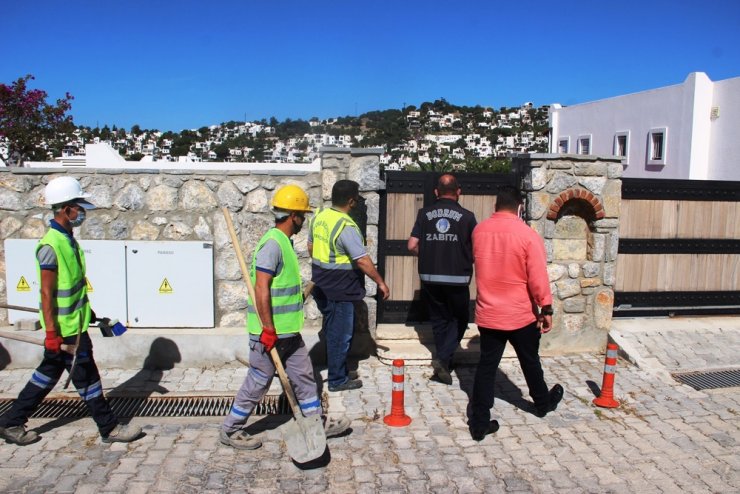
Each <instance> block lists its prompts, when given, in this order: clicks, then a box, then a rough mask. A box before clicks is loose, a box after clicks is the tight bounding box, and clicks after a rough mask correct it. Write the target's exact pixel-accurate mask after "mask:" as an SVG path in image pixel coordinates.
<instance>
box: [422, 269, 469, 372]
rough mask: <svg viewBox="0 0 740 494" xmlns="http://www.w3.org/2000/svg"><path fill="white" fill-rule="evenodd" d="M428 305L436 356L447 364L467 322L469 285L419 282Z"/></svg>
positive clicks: (453, 353)
mask: <svg viewBox="0 0 740 494" xmlns="http://www.w3.org/2000/svg"><path fill="white" fill-rule="evenodd" d="M421 288H422V296H423V300H425V301H426V303H427V306H428V309H429V321H430V322H431V323H432V331H433V332H434V343H435V345H436V347H437V360H439V361H440V362H441V363H442V364H444V365H446V366H448V368H449V365H450V363H451V362H452V357H453V356H454V355H455V350H457V346H458V345H459V344H460V341H462V339H463V336H464V335H465V330H466V329H467V327H468V322H470V313H469V310H468V307H469V305H470V288H469V287H468V286H467V285H465V286H458V285H437V284H433V283H424V282H422V284H421Z"/></svg>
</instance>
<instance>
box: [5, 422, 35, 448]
mask: <svg viewBox="0 0 740 494" xmlns="http://www.w3.org/2000/svg"><path fill="white" fill-rule="evenodd" d="M0 437H2V438H3V439H5V440H6V441H8V442H9V443H13V444H17V445H19V446H25V445H27V444H31V443H32V442H35V441H36V440H37V439H38V438H39V435H38V434H37V433H35V432H34V431H27V430H26V428H25V427H24V426H22V425H16V426H13V427H0Z"/></svg>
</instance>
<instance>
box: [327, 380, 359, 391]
mask: <svg viewBox="0 0 740 494" xmlns="http://www.w3.org/2000/svg"><path fill="white" fill-rule="evenodd" d="M361 387H362V381H360V380H359V379H350V380H349V381H347V382H346V383H344V384H338V385H336V386H332V385H331V384H330V385H329V391H332V392H334V391H347V390H349V389H357V388H361Z"/></svg>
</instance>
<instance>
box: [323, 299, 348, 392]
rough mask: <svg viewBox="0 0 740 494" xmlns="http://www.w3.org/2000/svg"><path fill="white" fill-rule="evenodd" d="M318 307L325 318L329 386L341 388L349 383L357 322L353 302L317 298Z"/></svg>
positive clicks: (324, 329) (324, 328)
mask: <svg viewBox="0 0 740 494" xmlns="http://www.w3.org/2000/svg"><path fill="white" fill-rule="evenodd" d="M314 300H316V306H317V307H318V308H319V310H320V311H321V314H322V315H323V316H324V320H323V322H322V323H321V330H322V331H323V332H324V336H326V363H327V367H328V368H329V386H339V385H342V384H344V383H346V382H347V381H349V376H348V375H347V353H348V352H349V346H350V344H351V343H352V333H353V329H354V320H355V306H354V303H353V302H337V301H334V300H328V299H325V298H315V299H314Z"/></svg>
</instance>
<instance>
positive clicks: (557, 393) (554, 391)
mask: <svg viewBox="0 0 740 494" xmlns="http://www.w3.org/2000/svg"><path fill="white" fill-rule="evenodd" d="M563 393H564V390H563V387H562V386H561V385H560V384H556V385H555V386H553V387H552V388H550V392H549V393H548V402H547V405H546V406H538V407H537V414H536V415H537V416H538V417H539V418H543V417H544V416H545V415H547V414H548V413H550V412H552V411H554V410H555V409H556V408H557V407H558V403H560V400H562V399H563Z"/></svg>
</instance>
